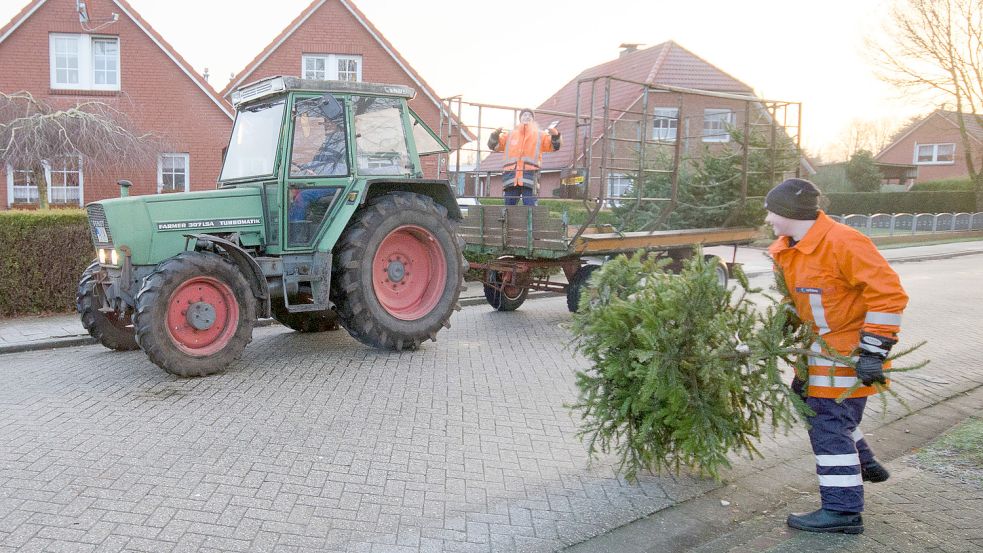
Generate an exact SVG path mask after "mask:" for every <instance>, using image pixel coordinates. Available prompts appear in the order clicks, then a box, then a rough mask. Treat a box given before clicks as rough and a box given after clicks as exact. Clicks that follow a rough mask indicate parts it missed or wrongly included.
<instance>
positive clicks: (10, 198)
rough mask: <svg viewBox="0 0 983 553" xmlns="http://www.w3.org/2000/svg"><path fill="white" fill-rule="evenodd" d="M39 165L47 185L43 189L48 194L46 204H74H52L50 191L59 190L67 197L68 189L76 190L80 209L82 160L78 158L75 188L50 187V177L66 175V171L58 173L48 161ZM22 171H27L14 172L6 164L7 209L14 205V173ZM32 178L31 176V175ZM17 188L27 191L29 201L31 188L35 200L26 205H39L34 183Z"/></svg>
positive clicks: (83, 199)
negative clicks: (42, 168) (57, 174)
mask: <svg viewBox="0 0 983 553" xmlns="http://www.w3.org/2000/svg"><path fill="white" fill-rule="evenodd" d="M41 163H42V166H43V167H44V180H45V184H46V185H47V186H46V187H45V188H46V189H47V192H48V194H47V196H48V204H49V205H69V204H71V203H74V202H54V201H52V198H53V195H52V191H53V189H55V188H57V189H61V191H63V192H64V193H65V197H67V196H68V191H69V189H74V188H78V205H79V207H82V206H84V205H85V171H84V170H83V168H82V158H81V157H80V158H78V181H79V184H78V186H77V187H76V186H52V184H51V182H52V176H53V175H54V173H62V172H66V173H67V171H59V170H58V169H52V166H51V163H49V162H48V161H43V162H41ZM22 171H27V170H26V169H16V170H15V169H14V168H13V167H12V166H11V165H10V164H9V163H8V164H7V207H12V206H13V205H14V199H15V198H14V173H15V172H22ZM73 172H74V171H73ZM32 177H33V175H32ZM17 188H27V189H28V200H30V198H31V196H32V195H31V193H30V189H32V188H33V189H34V190H35V192H34V194H33V195H34V196H35V197H36V198H37V199H36V200H34V201H28V202H26V203H27V204H40V202H41V197H40V195H39V194H38V192H37V188H38V187H37V183H34V185H32V186H18V187H17ZM24 203H25V202H20V203H18V204H17V205H23V204H24Z"/></svg>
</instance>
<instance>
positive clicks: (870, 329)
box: [765, 179, 908, 534]
mask: <svg viewBox="0 0 983 553" xmlns="http://www.w3.org/2000/svg"><path fill="white" fill-rule="evenodd" d="M765 209H767V210H768V215H767V217H766V218H765V221H766V222H767V223H769V224H770V225H771V226H772V227H773V228H774V230H775V234H776V235H777V236H778V239H777V240H776V241H775V242H774V243H773V244H772V245H771V246H770V247H769V248H768V250H769V252H770V253H771V255H772V258H773V259H774V261H775V266H776V269H781V270H782V272H783V274H784V276H785V283H786V285H787V287H788V291H789V294H790V295H791V296H792V297H791V299H792V306H793V307H794V309H795V312H796V314H797V315H798V316H799V318H800V319H801V320H802V321H803V322H804V323H805V324H811V325H812V328H813V330H814V331H815V332H816V333H817V334H818V335H819V336H820V337H822V339H823V341H825V343H826V344H828V346H829V347H830V348H832V349H834V350H836V352H837V353H839V354H840V355H844V356H851V355H856V354H857V353H859V356H858V357H856V358H855V359H856V360H857V362H856V369H854V368H851V367H847V366H844V365H842V364H839V363H834V362H833V361H830V360H827V359H824V358H821V357H810V358H809V380H808V382H802V381H799V380H796V381H793V383H792V387H793V389H795V390H796V391H799V392H800V393H802V394H804V395H805V396H806V403H807V404H808V405H809V407H810V408H811V409H812V410H813V411H814V412H815V413H816V414H815V416H813V417H810V418H809V421H808V422H809V425H810V428H809V441H810V442H811V443H812V451H813V453H814V454H815V455H816V473H817V474H818V475H819V493H820V496H821V498H822V507H821V508H820V509H819V510H817V511H813V512H811V513H804V514H792V515H789V517H788V525H789V526H791V527H792V528H797V529H799V530H806V531H809V532H843V533H847V534H859V533H861V532H863V531H864V522H863V518H862V516H861V514H860V513H861V512H862V511H863V509H864V487H863V482H864V481H868V482H883V481H885V480H887V479H888V477H889V476H890V474H889V473H888V471H887V469H885V468H884V467H883V466H881V465H880V463H878V462H877V460H875V459H874V453H873V452H872V451H871V450H870V447H869V446H868V445H867V442H866V440H864V438H863V433H862V432H861V431H860V428H859V426H860V421H861V419H862V418H863V412H864V407H865V406H866V404H867V397H868V396H871V395H873V394H876V393H877V390H876V388H875V387H874V386H873V384H874V383H880V384H882V385H885V386H886V385H888V384H889V382H890V381H889V380H887V379H886V378H885V377H884V370H883V369H884V367H885V366H889V365H887V364H886V363H885V359H886V358H887V356H888V353H889V352H890V350H891V346H893V345H894V344H896V343H897V341H898V339H897V334H898V332H899V330H900V326H901V313H902V311H904V308H905V306H906V305H907V304H908V296H907V294H905V291H904V289H903V288H902V287H901V281H900V279H899V278H898V275H897V273H895V272H894V270H893V269H891V267H890V265H888V263H887V261H886V260H885V259H884V257H883V256H882V255H881V254H880V252H878V251H877V248H876V247H875V246H874V244H873V242H871V241H870V239H869V238H867V237H866V236H864V235H863V234H861V233H860V232H858V231H856V230H854V229H852V228H850V227H848V226H846V225H843V224H840V223H837V222H835V221H833V220H832V219H830V218H829V217H828V216H827V215H826V214H825V213H823V212H822V211H820V210H819V190H818V189H817V188H816V186H815V185H814V184H812V183H811V182H809V181H807V180H802V179H788V180H786V181H785V182H783V183H781V184H779V185H778V186H776V187H775V188H773V189H772V190H771V192H768V195H767V196H766V198H765ZM810 349H812V350H813V351H816V352H822V349H821V346H820V344H819V343H818V342H817V343H814V344H812V345H811V346H810ZM858 380H859V381H861V382H862V383H863V386H861V387H860V388H858V389H857V390H856V391H855V392H853V393H851V394H850V395H849V397H847V398H846V399H844V400H843V401H842V402H838V401H837V400H836V398H838V397H839V396H840V395H842V394H843V393H844V392H846V390H847V389H849V388H850V387H851V386H853V385H854V384H855V383H856V382H857V381H858Z"/></svg>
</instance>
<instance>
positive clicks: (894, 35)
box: [872, 0, 983, 205]
mask: <svg viewBox="0 0 983 553" xmlns="http://www.w3.org/2000/svg"><path fill="white" fill-rule="evenodd" d="M897 2H898V3H897V4H896V5H895V7H894V10H893V12H892V14H891V27H892V28H891V29H889V35H888V36H889V37H890V38H888V39H885V41H884V42H882V43H874V44H872V46H873V47H874V48H875V49H876V52H877V55H878V62H879V65H880V66H881V67H882V69H884V70H885V72H884V75H882V77H883V78H884V79H885V80H886V81H888V82H890V83H893V84H895V85H897V86H900V87H904V88H905V89H909V90H912V91H916V92H927V93H929V94H930V95H931V96H933V97H934V98H936V99H937V100H941V101H942V102H943V103H945V104H948V105H951V106H952V107H953V108H954V109H955V111H956V113H957V114H958V116H957V121H958V123H959V133H960V137H961V142H962V146H963V148H962V150H963V155H964V157H965V160H966V167H967V168H968V170H969V176H970V178H971V179H972V181H973V184H974V187H975V189H976V202H977V205H983V148H981V147H980V146H979V143H976V142H974V141H973V139H972V138H971V135H970V132H971V131H970V130H969V128H970V127H971V126H973V125H976V126H978V127H980V128H983V0H897Z"/></svg>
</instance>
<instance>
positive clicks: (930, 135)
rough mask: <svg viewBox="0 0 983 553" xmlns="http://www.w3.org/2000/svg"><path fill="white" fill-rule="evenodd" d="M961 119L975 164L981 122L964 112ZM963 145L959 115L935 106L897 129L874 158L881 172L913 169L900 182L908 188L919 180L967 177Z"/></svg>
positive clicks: (980, 157) (979, 159)
mask: <svg viewBox="0 0 983 553" xmlns="http://www.w3.org/2000/svg"><path fill="white" fill-rule="evenodd" d="M965 121H966V130H967V132H968V134H969V137H970V141H971V142H972V144H973V145H974V151H973V152H971V154H972V155H973V159H974V161H975V162H976V166H977V167H979V166H980V164H981V163H983V125H980V123H979V121H978V120H977V118H975V117H974V116H972V115H967V116H966V117H965ZM964 148H965V145H964V144H963V140H962V136H961V135H960V131H959V114H958V113H957V112H955V111H946V110H941V109H939V110H935V111H933V112H932V113H930V114H929V115H927V116H925V117H924V118H922V119H919V120H918V121H915V122H914V123H912V124H911V125H909V126H908V127H907V128H906V129H904V130H903V131H901V132H900V133H899V135H898V138H897V139H895V140H894V142H892V143H891V144H890V145H888V146H887V147H886V148H884V149H883V150H881V152H880V153H878V154H877V155H876V156H874V160H875V161H877V163H878V165H879V166H881V168H882V171H883V170H884V169H885V168H895V167H905V168H913V169H915V171H914V173H915V175H914V178H911V171H909V172H908V178H905V179H902V182H901V184H904V185H905V186H906V187H907V188H910V187H911V186H912V185H913V184H916V183H919V182H926V181H933V180H940V179H958V178H964V177H968V176H969V169H968V168H967V166H966V152H965V150H964Z"/></svg>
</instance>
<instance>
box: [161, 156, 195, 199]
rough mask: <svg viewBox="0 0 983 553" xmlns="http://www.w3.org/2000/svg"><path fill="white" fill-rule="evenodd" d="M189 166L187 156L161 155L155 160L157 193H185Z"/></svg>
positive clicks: (188, 157)
mask: <svg viewBox="0 0 983 553" xmlns="http://www.w3.org/2000/svg"><path fill="white" fill-rule="evenodd" d="M189 164H190V156H189V155H188V154H161V156H160V157H159V158H158V159H157V193H158V194H166V193H168V192H187V191H188V190H189V189H190V184H189V180H188V165H189Z"/></svg>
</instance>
